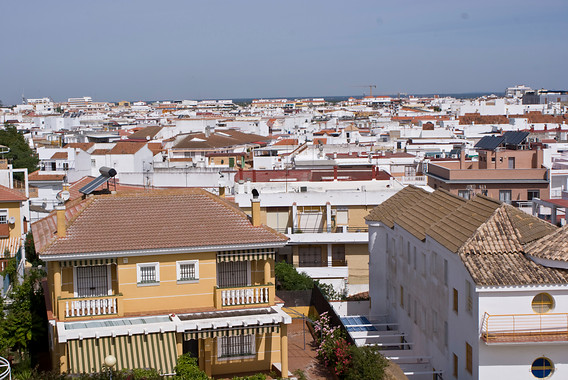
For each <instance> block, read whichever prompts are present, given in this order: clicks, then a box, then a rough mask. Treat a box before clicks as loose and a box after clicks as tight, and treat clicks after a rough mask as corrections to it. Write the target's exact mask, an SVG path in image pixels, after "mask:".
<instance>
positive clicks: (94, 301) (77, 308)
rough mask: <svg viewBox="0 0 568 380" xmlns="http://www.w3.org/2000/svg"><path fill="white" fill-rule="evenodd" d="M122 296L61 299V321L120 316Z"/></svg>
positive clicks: (59, 310) (59, 307)
mask: <svg viewBox="0 0 568 380" xmlns="http://www.w3.org/2000/svg"><path fill="white" fill-rule="evenodd" d="M121 301H122V294H119V295H115V296H102V297H86V298H60V299H59V300H58V309H57V310H58V317H59V319H60V320H63V319H72V318H85V317H98V316H109V315H121V314H119V309H120V304H121Z"/></svg>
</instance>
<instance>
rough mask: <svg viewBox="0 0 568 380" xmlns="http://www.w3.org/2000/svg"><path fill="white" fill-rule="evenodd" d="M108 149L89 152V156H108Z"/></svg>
mask: <svg viewBox="0 0 568 380" xmlns="http://www.w3.org/2000/svg"><path fill="white" fill-rule="evenodd" d="M109 152H110V149H95V150H93V151H92V152H91V155H94V156H104V155H106V154H109Z"/></svg>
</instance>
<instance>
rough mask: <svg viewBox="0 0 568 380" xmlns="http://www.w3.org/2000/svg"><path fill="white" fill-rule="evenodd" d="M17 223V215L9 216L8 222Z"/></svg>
mask: <svg viewBox="0 0 568 380" xmlns="http://www.w3.org/2000/svg"><path fill="white" fill-rule="evenodd" d="M14 223H16V217H15V216H11V217H9V218H8V224H14Z"/></svg>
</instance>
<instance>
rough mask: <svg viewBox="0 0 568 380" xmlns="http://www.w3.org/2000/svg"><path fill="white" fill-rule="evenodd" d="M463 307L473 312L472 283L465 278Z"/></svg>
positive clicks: (470, 312)
mask: <svg viewBox="0 0 568 380" xmlns="http://www.w3.org/2000/svg"><path fill="white" fill-rule="evenodd" d="M465 294H466V299H465V309H466V310H467V312H468V313H469V314H473V285H472V284H471V282H469V281H467V280H465Z"/></svg>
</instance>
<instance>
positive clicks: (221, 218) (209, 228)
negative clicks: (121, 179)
mask: <svg viewBox="0 0 568 380" xmlns="http://www.w3.org/2000/svg"><path fill="white" fill-rule="evenodd" d="M32 231H33V233H34V240H35V243H36V249H37V250H38V252H39V253H40V258H41V259H42V260H45V261H46V262H47V263H48V277H47V279H48V289H49V292H48V293H49V299H50V300H51V310H49V311H48V314H49V318H50V326H51V328H50V332H51V344H52V355H53V361H54V365H55V368H57V367H59V368H60V369H61V371H62V372H63V371H67V372H70V373H82V372H94V371H99V370H100V369H101V367H102V364H103V360H104V358H105V357H106V356H107V355H109V354H112V355H114V356H115V357H116V358H117V364H116V366H117V368H118V369H122V368H155V369H157V370H159V371H160V372H161V373H162V374H169V373H172V372H173V371H174V369H173V368H174V366H175V362H176V359H177V357H178V356H179V355H181V354H184V353H191V354H192V355H194V356H195V357H197V358H198V361H199V366H200V367H201V368H202V369H203V370H204V371H205V372H206V373H207V374H208V375H213V376H214V375H229V374H234V373H243V372H252V371H263V370H264V371H267V370H271V369H272V367H273V366H276V367H277V368H281V370H282V372H283V374H284V376H286V375H287V374H288V357H287V324H290V323H291V318H290V317H289V316H288V315H287V314H286V313H285V312H283V311H282V309H281V308H282V306H283V303H282V302H281V301H279V300H278V299H277V298H275V286H274V283H275V279H274V255H275V250H277V249H278V248H281V247H283V246H284V245H285V244H286V241H287V238H286V237H285V236H284V235H282V234H279V233H277V232H275V231H274V230H272V229H270V228H267V227H265V226H261V225H259V223H251V222H250V221H249V218H248V217H247V216H246V214H244V213H243V212H242V211H240V210H239V209H238V208H237V207H236V206H234V205H232V204H231V203H229V202H227V201H225V200H224V199H222V198H219V197H217V196H214V195H212V194H210V193H208V192H207V191H205V190H201V189H177V190H151V191H139V192H130V193H118V194H113V195H101V196H93V197H90V198H87V199H85V200H79V201H76V202H75V203H71V204H67V205H66V207H65V208H64V207H60V208H59V209H57V210H56V211H55V212H54V213H52V214H50V216H49V217H47V218H45V219H43V220H41V221H39V222H36V223H34V224H33V225H32Z"/></svg>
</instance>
